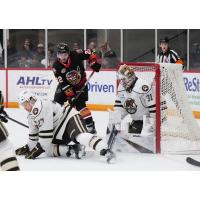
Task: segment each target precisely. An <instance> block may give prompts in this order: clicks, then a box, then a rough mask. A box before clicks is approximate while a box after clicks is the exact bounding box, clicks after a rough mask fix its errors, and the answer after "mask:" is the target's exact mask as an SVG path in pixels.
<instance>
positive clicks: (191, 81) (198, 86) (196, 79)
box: [183, 73, 200, 112]
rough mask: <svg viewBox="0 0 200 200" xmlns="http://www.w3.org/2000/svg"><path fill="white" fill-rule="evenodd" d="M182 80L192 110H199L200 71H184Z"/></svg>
mask: <svg viewBox="0 0 200 200" xmlns="http://www.w3.org/2000/svg"><path fill="white" fill-rule="evenodd" d="M183 81H184V84H185V89H186V93H187V97H188V99H189V103H190V105H191V108H192V110H193V111H198V112H200V73H184V74H183Z"/></svg>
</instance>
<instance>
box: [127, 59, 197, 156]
mask: <svg viewBox="0 0 200 200" xmlns="http://www.w3.org/2000/svg"><path fill="white" fill-rule="evenodd" d="M126 64H127V65H129V66H132V67H133V68H134V71H135V73H136V75H137V76H138V77H141V78H142V79H145V80H146V81H147V82H149V84H151V85H152V90H153V94H154V98H155V101H156V120H155V136H156V137H155V140H156V143H155V144H156V145H155V146H156V150H155V151H156V152H157V153H174V154H195V153H199V152H200V127H199V125H198V123H197V121H196V119H195V118H194V116H193V113H192V110H191V108H190V105H189V101H188V98H187V95H186V90H185V87H184V82H183V72H182V65H180V64H167V63H162V64H161V63H160V64H157V63H126Z"/></svg>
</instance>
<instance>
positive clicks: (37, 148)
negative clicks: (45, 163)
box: [25, 143, 45, 159]
mask: <svg viewBox="0 0 200 200" xmlns="http://www.w3.org/2000/svg"><path fill="white" fill-rule="evenodd" d="M44 152H45V151H44V150H43V148H42V147H41V145H40V143H37V145H36V146H35V147H34V148H33V149H32V150H31V151H30V152H29V153H28V154H27V155H26V156H25V158H26V159H35V158H37V157H38V156H40V155H41V154H42V153H44Z"/></svg>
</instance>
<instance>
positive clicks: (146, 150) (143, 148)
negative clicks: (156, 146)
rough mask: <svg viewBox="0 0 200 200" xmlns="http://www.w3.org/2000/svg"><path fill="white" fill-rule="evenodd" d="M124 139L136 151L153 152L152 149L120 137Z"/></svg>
mask: <svg viewBox="0 0 200 200" xmlns="http://www.w3.org/2000/svg"><path fill="white" fill-rule="evenodd" d="M122 139H123V140H124V141H126V142H127V143H128V144H129V145H131V146H132V147H133V148H135V149H136V150H137V151H139V152H140V153H153V151H151V150H149V149H147V148H145V147H143V146H141V145H139V144H137V143H135V142H133V141H130V140H127V139H125V138H122Z"/></svg>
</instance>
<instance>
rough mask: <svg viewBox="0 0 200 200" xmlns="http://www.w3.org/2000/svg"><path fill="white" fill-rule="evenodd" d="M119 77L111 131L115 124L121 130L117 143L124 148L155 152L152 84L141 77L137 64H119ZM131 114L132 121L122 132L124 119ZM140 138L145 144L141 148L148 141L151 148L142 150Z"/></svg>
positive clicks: (117, 146)
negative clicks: (138, 73) (137, 72)
mask: <svg viewBox="0 0 200 200" xmlns="http://www.w3.org/2000/svg"><path fill="white" fill-rule="evenodd" d="M117 76H118V81H119V85H118V91H117V98H116V100H115V104H114V111H110V120H109V125H108V133H109V130H110V131H111V130H112V126H113V124H114V125H115V127H116V128H118V129H119V130H118V131H119V132H121V133H120V134H118V136H117V138H116V142H115V145H114V146H115V147H116V148H117V149H119V150H120V151H129V152H135V151H136V152H137V151H140V152H142V151H143V152H152V151H153V149H154V146H153V145H154V144H153V135H154V130H155V128H154V126H155V125H154V121H155V113H156V105H155V100H154V95H153V92H152V86H151V84H149V83H147V82H146V81H145V80H143V79H141V78H139V77H137V76H136V74H135V72H134V69H133V67H131V66H128V65H126V64H123V65H121V66H120V67H119V70H118V72H117ZM127 115H129V117H130V118H131V122H130V123H128V124H127V126H126V127H125V130H124V131H122V130H121V122H122V120H123V119H125V117H126V116H127ZM141 136H142V137H141ZM149 136H151V137H149ZM137 141H138V142H139V143H140V144H141V143H142V146H141V147H143V146H145V145H146V143H147V147H148V148H147V149H146V150H145V148H143V149H140V147H139V149H138V148H137V147H138V145H137V144H138V143H137V144H136V143H135V142H137ZM149 146H150V147H149ZM148 150H149V151H148Z"/></svg>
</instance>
